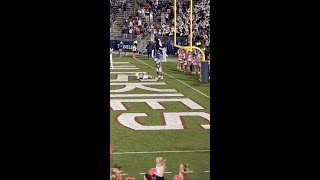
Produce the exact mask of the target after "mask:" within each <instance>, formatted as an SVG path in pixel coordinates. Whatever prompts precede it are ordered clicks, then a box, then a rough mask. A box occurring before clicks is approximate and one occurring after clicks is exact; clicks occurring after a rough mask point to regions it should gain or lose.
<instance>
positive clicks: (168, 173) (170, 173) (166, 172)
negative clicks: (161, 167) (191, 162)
mask: <svg viewBox="0 0 320 180" xmlns="http://www.w3.org/2000/svg"><path fill="white" fill-rule="evenodd" d="M163 173H165V174H171V173H172V172H163Z"/></svg>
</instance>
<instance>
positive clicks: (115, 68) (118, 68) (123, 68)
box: [110, 67, 139, 70]
mask: <svg viewBox="0 0 320 180" xmlns="http://www.w3.org/2000/svg"><path fill="white" fill-rule="evenodd" d="M114 69H139V68H133V67H132V68H113V69H112V68H110V70H114Z"/></svg>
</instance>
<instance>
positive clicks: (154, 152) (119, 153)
mask: <svg viewBox="0 0 320 180" xmlns="http://www.w3.org/2000/svg"><path fill="white" fill-rule="evenodd" d="M195 152H210V150H194V151H146V152H114V153H112V155H122V154H156V153H195Z"/></svg>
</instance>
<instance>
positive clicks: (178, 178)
mask: <svg viewBox="0 0 320 180" xmlns="http://www.w3.org/2000/svg"><path fill="white" fill-rule="evenodd" d="M173 180H189V177H188V175H187V165H185V164H180V167H179V175H175V176H174V177H173Z"/></svg>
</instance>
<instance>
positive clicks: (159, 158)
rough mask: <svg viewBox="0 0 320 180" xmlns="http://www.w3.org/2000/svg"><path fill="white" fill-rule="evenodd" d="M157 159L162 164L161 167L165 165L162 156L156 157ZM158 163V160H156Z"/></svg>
mask: <svg viewBox="0 0 320 180" xmlns="http://www.w3.org/2000/svg"><path fill="white" fill-rule="evenodd" d="M156 160H158V161H159V164H160V165H162V166H163V167H165V161H166V159H163V158H162V157H157V159H156ZM157 163H158V162H157Z"/></svg>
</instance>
